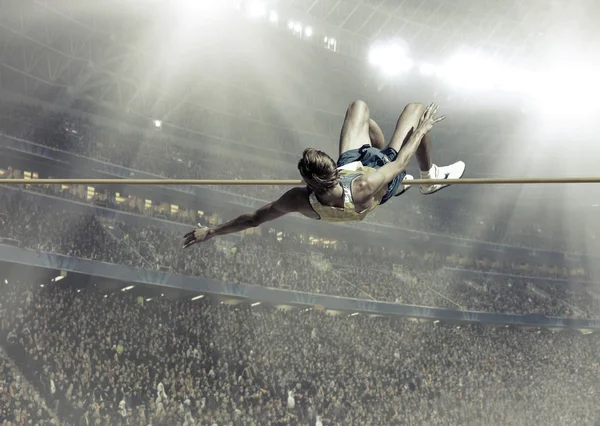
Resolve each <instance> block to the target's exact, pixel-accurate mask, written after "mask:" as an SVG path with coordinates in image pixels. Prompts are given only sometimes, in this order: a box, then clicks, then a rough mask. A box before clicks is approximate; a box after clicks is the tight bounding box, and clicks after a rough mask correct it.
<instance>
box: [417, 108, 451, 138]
mask: <svg viewBox="0 0 600 426" xmlns="http://www.w3.org/2000/svg"><path fill="white" fill-rule="evenodd" d="M439 108H440V107H439V105H436V104H431V105H429V106H428V107H427V108H425V112H424V113H423V115H422V116H421V119H420V120H419V125H418V126H417V131H418V132H420V133H422V134H423V135H426V134H427V133H429V131H430V130H431V129H433V126H435V125H436V124H437V123H439V122H440V121H442V120H444V119H445V118H446V116H445V115H442V116H441V117H438V118H435V115H436V114H437V112H438V109H439Z"/></svg>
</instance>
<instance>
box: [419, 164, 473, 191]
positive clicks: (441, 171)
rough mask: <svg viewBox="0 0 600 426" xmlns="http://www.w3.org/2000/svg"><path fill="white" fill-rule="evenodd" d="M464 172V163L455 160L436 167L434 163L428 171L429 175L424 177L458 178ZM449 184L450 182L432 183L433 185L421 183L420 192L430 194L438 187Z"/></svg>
mask: <svg viewBox="0 0 600 426" xmlns="http://www.w3.org/2000/svg"><path fill="white" fill-rule="evenodd" d="M464 173H465V163H463V162H462V161H457V162H456V163H454V164H450V165H449V166H445V167H438V166H436V165H435V164H434V165H433V167H432V168H431V170H430V171H429V176H428V177H426V178H424V179H460V178H461V177H462V175H463V174H464ZM447 186H450V184H446V185H444V184H434V185H425V184H422V185H421V194H423V195H430V194H435V193H436V192H438V191H439V190H440V189H444V188H445V187H447Z"/></svg>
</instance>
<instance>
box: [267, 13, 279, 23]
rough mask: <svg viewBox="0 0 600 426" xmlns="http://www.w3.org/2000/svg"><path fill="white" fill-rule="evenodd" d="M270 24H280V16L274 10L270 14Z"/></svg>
mask: <svg viewBox="0 0 600 426" xmlns="http://www.w3.org/2000/svg"><path fill="white" fill-rule="evenodd" d="M269 22H270V23H272V24H277V23H278V22H279V15H278V14H277V12H275V11H274V10H271V11H270V12H269Z"/></svg>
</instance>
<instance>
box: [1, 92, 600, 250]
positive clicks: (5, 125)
mask: <svg viewBox="0 0 600 426" xmlns="http://www.w3.org/2000/svg"><path fill="white" fill-rule="evenodd" d="M225 127H236V126H225ZM271 129H275V130H274V131H276V130H277V129H276V128H271ZM279 130H280V131H281V132H283V133H284V134H283V135H280V136H277V137H276V136H274V137H275V138H276V139H277V140H279V139H282V140H285V139H286V138H287V139H290V138H291V140H294V138H293V137H290V136H289V135H288V134H287V133H286V130H285V129H279ZM0 133H5V134H7V135H11V136H14V137H18V138H22V139H25V140H28V141H33V142H35V143H37V144H41V145H44V146H48V147H51V148H53V149H57V150H63V151H67V152H72V153H75V154H78V155H83V156H86V157H90V158H94V159H98V160H102V161H106V162H110V163H112V164H117V165H121V166H124V167H128V168H131V169H133V170H142V171H146V172H150V173H153V174H155V175H157V176H162V177H168V178H207V177H211V178H217V179H240V178H246V179H248V178H259V179H297V178H298V173H297V171H296V168H295V166H294V163H293V161H292V160H290V158H292V157H289V158H287V160H285V161H284V160H282V161H269V162H268V163H265V161H264V160H260V159H259V158H258V157H253V156H251V155H247V156H244V157H243V161H242V158H240V157H239V155H238V154H237V153H238V152H239V151H225V150H219V149H217V148H216V147H215V145H214V143H209V142H208V141H207V142H206V143H200V144H196V146H195V147H194V148H193V149H192V148H190V147H189V146H188V145H185V144H182V143H180V141H179V140H178V139H177V138H176V137H173V138H171V139H166V138H165V137H163V136H161V137H160V138H159V137H157V136H155V137H152V136H151V135H150V136H149V135H148V134H143V133H141V131H140V133H132V132H129V133H127V132H119V131H117V130H115V129H113V128H112V127H108V126H99V125H96V124H94V123H92V121H90V120H88V119H84V118H81V117H78V116H75V115H66V114H64V113H56V112H51V111H47V110H44V109H42V108H36V107H33V106H25V105H13V104H7V103H3V104H0ZM247 133H248V132H244V131H241V132H240V134H239V135H236V138H235V139H239V140H244V137H245V136H247ZM196 137H200V138H202V137H203V136H196ZM258 139H260V140H261V142H262V141H263V139H264V137H263V138H258ZM267 139H269V138H267ZM334 139H335V138H334ZM269 140H270V139H269ZM247 142H248V143H251V144H255V143H256V141H255V140H252V141H247ZM203 146H205V148H202V147H203ZM224 165H226V167H224ZM219 190H221V191H230V192H237V193H239V194H242V195H245V196H251V197H253V198H257V199H260V200H269V201H270V200H272V199H273V198H276V197H278V196H279V195H280V193H281V188H279V187H266V186H257V187H243V188H241V187H235V186H233V187H219ZM503 208H504V207H502V206H500V205H499V206H498V208H497V209H494V214H493V220H491V221H490V217H489V216H490V214H489V213H488V214H484V213H483V212H481V213H480V212H477V211H476V210H474V209H472V208H471V207H470V206H469V205H467V204H464V203H459V202H452V209H451V212H452V214H449V211H450V210H449V209H448V200H446V199H440V198H437V197H436V198H427V200H426V201H424V200H421V199H420V198H413V199H411V203H405V204H403V205H402V209H403V211H402V214H398V211H396V210H394V209H391V208H387V207H386V208H385V209H378V210H377V211H375V212H373V214H371V215H370V216H369V218H368V219H367V221H371V222H374V223H381V224H387V225H392V226H400V227H404V228H408V229H418V230H423V231H427V232H438V233H443V234H445V235H453V236H457V237H464V238H472V239H477V240H485V241H492V242H496V243H505V244H511V245H517V246H523V247H534V248H546V249H551V250H556V249H559V250H567V251H572V252H585V250H586V249H588V250H589V249H591V248H593V247H596V246H597V244H598V241H600V240H598V241H597V240H596V236H595V235H596V229H595V227H594V226H591V222H589V221H583V220H581V221H573V222H572V223H571V225H570V226H571V228H572V229H571V232H570V234H571V235H575V234H577V235H578V236H579V235H581V238H579V237H577V238H568V236H564V235H560V234H559V233H557V232H554V230H556V229H560V223H555V222H553V220H558V219H557V218H555V217H554V216H552V217H546V218H545V219H544V222H543V223H539V217H538V216H536V214H535V212H534V213H532V214H530V215H528V216H527V217H526V218H525V217H523V218H521V219H518V218H517V217H515V216H514V214H513V213H514V212H513V210H512V209H508V210H507V211H503ZM586 223H588V225H587V226H586ZM577 226H579V227H580V228H581V229H580V230H578V231H576V230H574V229H575V228H576V227H577Z"/></svg>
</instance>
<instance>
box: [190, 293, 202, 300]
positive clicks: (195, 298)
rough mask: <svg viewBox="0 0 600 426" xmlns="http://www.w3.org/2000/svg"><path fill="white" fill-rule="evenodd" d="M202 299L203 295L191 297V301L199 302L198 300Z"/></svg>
mask: <svg viewBox="0 0 600 426" xmlns="http://www.w3.org/2000/svg"><path fill="white" fill-rule="evenodd" d="M203 297H204V295H203V294H201V295H200V296H196V297H192V300H199V299H202V298H203Z"/></svg>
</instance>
